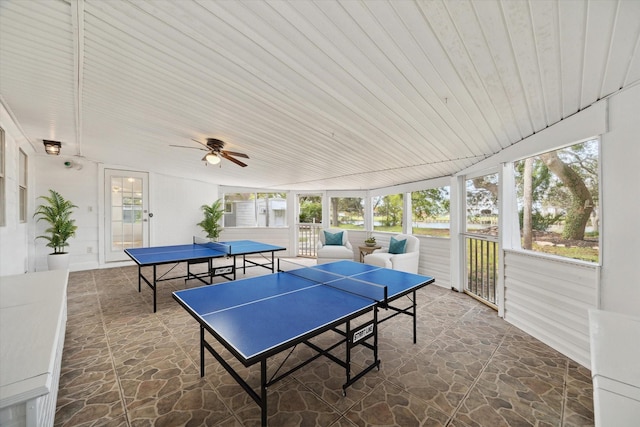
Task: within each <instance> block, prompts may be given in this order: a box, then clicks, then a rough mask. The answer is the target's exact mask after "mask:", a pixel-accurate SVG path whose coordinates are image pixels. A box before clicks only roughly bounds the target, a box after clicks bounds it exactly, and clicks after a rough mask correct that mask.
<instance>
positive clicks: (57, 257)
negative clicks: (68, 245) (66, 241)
mask: <svg viewBox="0 0 640 427" xmlns="http://www.w3.org/2000/svg"><path fill="white" fill-rule="evenodd" d="M47 265H48V266H49V270H68V269H69V254H68V253H66V252H65V253H61V254H49V255H48V256H47Z"/></svg>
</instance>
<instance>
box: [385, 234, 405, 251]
mask: <svg viewBox="0 0 640 427" xmlns="http://www.w3.org/2000/svg"><path fill="white" fill-rule="evenodd" d="M406 246H407V239H404V240H396V239H395V238H393V237H392V238H391V241H390V242H389V253H390V254H396V255H397V254H403V253H404V251H405V247H406Z"/></svg>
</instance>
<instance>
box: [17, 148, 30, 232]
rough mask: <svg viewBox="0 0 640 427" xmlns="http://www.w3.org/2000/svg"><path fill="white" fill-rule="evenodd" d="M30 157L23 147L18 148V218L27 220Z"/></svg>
mask: <svg viewBox="0 0 640 427" xmlns="http://www.w3.org/2000/svg"><path fill="white" fill-rule="evenodd" d="M28 173H29V157H28V156H27V153H25V152H24V151H23V150H22V148H20V149H19V150H18V220H19V222H20V223H21V224H24V223H26V222H27V205H28V203H27V201H28V200H29V199H28V191H29V176H28Z"/></svg>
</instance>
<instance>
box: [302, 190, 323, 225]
mask: <svg viewBox="0 0 640 427" xmlns="http://www.w3.org/2000/svg"><path fill="white" fill-rule="evenodd" d="M298 209H299V212H300V215H299V216H298V222H299V223H300V224H320V223H322V196H316V195H312V194H300V195H299V196H298Z"/></svg>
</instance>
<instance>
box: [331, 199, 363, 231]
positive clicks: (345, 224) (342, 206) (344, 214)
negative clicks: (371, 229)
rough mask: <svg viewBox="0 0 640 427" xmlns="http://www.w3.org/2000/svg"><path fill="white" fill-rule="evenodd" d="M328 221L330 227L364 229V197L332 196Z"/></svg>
mask: <svg viewBox="0 0 640 427" xmlns="http://www.w3.org/2000/svg"><path fill="white" fill-rule="evenodd" d="M330 221H331V226H332V227H340V228H348V229H352V230H364V199H362V197H332V198H331V209H330Z"/></svg>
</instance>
